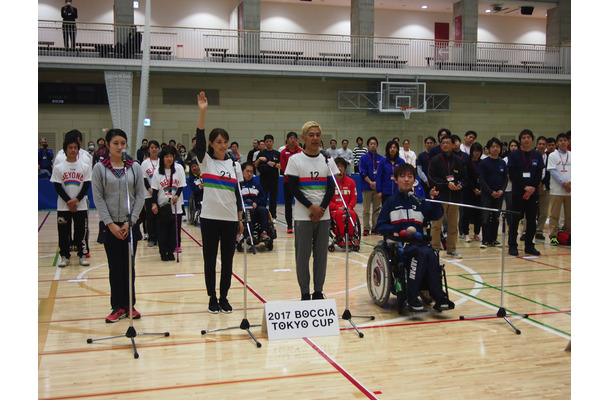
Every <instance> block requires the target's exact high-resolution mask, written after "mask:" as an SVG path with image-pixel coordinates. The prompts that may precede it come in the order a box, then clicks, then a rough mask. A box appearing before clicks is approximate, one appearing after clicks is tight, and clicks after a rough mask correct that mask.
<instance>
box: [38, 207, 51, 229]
mask: <svg viewBox="0 0 610 400" xmlns="http://www.w3.org/2000/svg"><path fill="white" fill-rule="evenodd" d="M49 215H51V211H49V212H48V213H47V215H46V216H45V217H44V219H43V220H42V223H41V224H40V226H39V227H38V232H40V230H41V229H42V226H43V225H44V223H45V222H47V218H49Z"/></svg>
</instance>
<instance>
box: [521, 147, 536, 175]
mask: <svg viewBox="0 0 610 400" xmlns="http://www.w3.org/2000/svg"><path fill="white" fill-rule="evenodd" d="M521 154H522V155H523V164H525V170H526V171H527V170H528V169H530V164H531V163H532V158H533V157H534V152H533V151H530V160H529V162H527V161H525V152H524V151H523V149H521Z"/></svg>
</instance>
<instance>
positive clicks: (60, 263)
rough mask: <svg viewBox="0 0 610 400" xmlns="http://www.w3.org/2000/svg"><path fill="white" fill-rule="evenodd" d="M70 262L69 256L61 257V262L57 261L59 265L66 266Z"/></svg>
mask: <svg viewBox="0 0 610 400" xmlns="http://www.w3.org/2000/svg"><path fill="white" fill-rule="evenodd" d="M69 264H70V259H69V258H67V257H64V256H62V257H61V259H60V260H59V262H58V263H57V266H58V267H61V268H63V267H66V266H68V265H69Z"/></svg>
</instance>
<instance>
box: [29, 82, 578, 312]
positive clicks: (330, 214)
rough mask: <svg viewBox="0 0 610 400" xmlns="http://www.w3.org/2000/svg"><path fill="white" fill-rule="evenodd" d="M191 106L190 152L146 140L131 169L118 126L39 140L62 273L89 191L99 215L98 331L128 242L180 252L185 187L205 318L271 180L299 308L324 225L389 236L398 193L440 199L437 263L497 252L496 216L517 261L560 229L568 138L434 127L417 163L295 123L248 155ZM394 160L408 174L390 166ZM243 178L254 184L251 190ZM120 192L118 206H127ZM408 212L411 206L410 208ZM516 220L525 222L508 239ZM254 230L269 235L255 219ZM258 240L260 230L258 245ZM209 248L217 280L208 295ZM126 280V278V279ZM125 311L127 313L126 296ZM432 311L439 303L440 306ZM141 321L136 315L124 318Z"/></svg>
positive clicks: (317, 282) (433, 232) (164, 256)
mask: <svg viewBox="0 0 610 400" xmlns="http://www.w3.org/2000/svg"><path fill="white" fill-rule="evenodd" d="M197 104H198V107H199V119H198V122H197V128H196V135H195V137H194V138H193V140H192V148H191V150H190V151H187V149H186V147H185V146H183V145H181V144H176V142H175V141H173V140H170V141H169V143H168V144H167V145H166V144H165V143H162V144H159V143H158V142H157V141H156V140H150V141H148V140H146V139H145V140H143V141H142V143H141V147H140V148H139V149H138V151H137V154H136V159H135V160H134V159H132V158H131V157H129V156H126V152H125V150H126V147H127V143H126V139H127V137H126V135H125V133H124V132H123V131H121V130H120V129H112V130H110V131H108V133H107V135H106V137H105V138H100V139H98V141H97V146H98V147H97V149H96V148H95V145H94V143H93V142H89V144H88V148H87V149H83V148H82V134H81V133H80V132H79V131H77V130H72V131H70V132H68V133H67V134H66V135H65V140H64V143H63V149H62V150H61V151H60V152H58V153H57V154H56V155H54V154H53V151H52V150H51V149H49V147H48V145H47V142H46V140H45V139H41V147H40V149H39V153H38V165H39V168H38V169H39V177H48V176H50V178H51V182H53V184H54V186H55V189H56V191H57V194H58V200H57V210H58V213H57V224H58V235H59V249H60V250H59V254H60V260H59V262H58V266H60V267H65V266H67V265H69V259H70V251H76V252H77V254H78V257H79V263H80V265H88V261H87V257H88V253H89V245H88V237H89V226H88V208H89V202H88V198H87V192H88V190H89V188H90V187H91V188H92V191H93V198H94V201H95V206H96V208H97V209H98V212H99V214H100V231H99V236H98V239H97V240H98V242H100V243H103V244H104V248H105V250H106V253H107V257H108V264H109V272H110V286H111V307H112V312H111V314H110V315H109V316H108V317H107V318H106V322H116V321H118V320H119V319H121V318H124V317H126V316H127V310H128V309H129V308H128V304H127V303H128V301H129V297H128V291H129V287H128V285H127V283H126V282H127V278H128V277H129V276H128V266H129V263H130V259H129V257H130V253H129V252H130V248H129V245H128V244H129V242H130V240H131V239H133V240H131V242H132V247H133V248H132V249H131V251H132V253H131V254H133V253H134V252H135V246H136V244H137V241H138V240H139V239H141V238H144V239H145V240H147V241H148V246H149V247H154V246H158V249H159V254H160V257H161V260H163V261H170V260H175V257H174V253H179V252H180V251H181V249H180V231H181V223H182V217H183V215H184V213H185V210H184V196H183V190H184V188H185V187H186V186H187V185H188V186H189V188H190V190H191V196H193V198H192V199H190V201H191V202H190V203H189V204H193V205H194V206H195V207H197V209H198V212H199V222H200V225H201V235H202V242H203V260H204V273H205V284H206V288H207V294H208V296H209V304H208V311H209V312H210V313H219V312H224V313H228V312H232V307H231V305H230V303H229V301H228V298H227V295H228V291H229V288H230V285H231V275H232V264H233V255H234V252H235V241H236V237H237V236H238V235H240V234H242V233H243V232H244V225H243V221H242V219H243V218H242V214H243V213H244V206H246V207H248V208H254V209H255V208H258V207H260V208H261V209H260V210H259V211H260V213H256V214H257V215H258V214H260V215H262V217H261V216H259V217H258V218H259V219H261V218H262V219H263V220H264V216H266V214H267V210H266V209H265V207H266V206H267V205H268V213H269V214H270V215H271V218H273V219H274V220H275V219H276V218H277V197H278V188H279V184H280V183H279V182H280V177H282V176H283V177H282V185H283V192H284V199H283V200H284V205H285V218H286V227H287V233H288V234H294V246H295V261H296V271H297V273H296V274H297V281H298V285H299V288H300V291H301V299H302V300H310V299H313V300H315V299H323V298H324V294H323V286H324V280H325V276H326V261H327V247H328V239H329V231H330V229H331V218H332V219H333V220H334V221H335V223H336V225H337V226H338V227H339V232H340V234H341V235H343V234H344V233H345V229H344V227H346V226H347V227H348V228H349V231H348V232H349V233H350V235H351V234H352V233H353V228H354V227H353V226H349V224H346V219H349V220H351V221H354V220H359V221H361V222H362V228H363V229H362V235H363V236H368V235H371V234H382V233H383V234H386V233H387V232H390V231H392V229H391V227H390V226H389V225H388V223H390V222H389V217H388V214H384V218H383V219H382V222H380V223H379V225H378V218H379V215H380V212H381V211H382V209H384V210H385V209H388V208H391V207H399V208H400V207H402V206H400V203H401V201H402V200H400V199H399V197H396V196H402V195H405V196H406V195H407V192H405V190H406V191H408V192H409V193H411V194H413V195H414V196H415V195H416V196H420V198H422V197H425V198H428V199H432V198H434V199H435V201H436V202H437V203H441V204H440V205H438V204H437V205H436V206H435V207H436V208H435V210H434V212H433V213H432V214H431V215H434V216H435V219H434V220H430V221H427V222H428V223H429V225H430V229H429V231H428V234H429V235H430V237H431V246H432V248H434V249H438V250H441V249H445V250H446V255H447V257H453V258H460V257H461V255H460V254H459V253H458V252H457V242H458V238H461V239H463V240H464V241H466V242H471V241H473V240H474V241H479V242H480V247H481V248H487V247H494V246H499V245H500V243H499V242H498V240H497V238H498V228H499V220H500V216H501V214H502V213H501V210H503V209H507V210H511V211H513V213H504V214H505V216H506V220H507V222H508V226H509V232H508V252H509V254H511V255H518V254H519V251H518V245H517V244H518V242H517V240H518V239H520V240H522V241H524V252H525V253H526V254H530V255H539V254H540V253H539V252H538V250H536V248H535V245H534V243H535V242H534V239H538V240H545V237H544V234H543V229H544V227H545V223H546V220H547V217H548V218H549V221H550V223H549V240H550V244H551V245H559V244H560V243H561V242H562V241H561V238H560V235H561V234H564V235H565V234H568V235H569V233H570V229H571V213H570V209H571V202H570V198H571V197H570V195H571V151H570V132H567V133H560V134H559V135H557V136H556V137H554V138H553V137H549V138H545V137H538V138H537V139H536V138H535V136H534V134H533V133H532V131H530V130H528V129H524V130H523V131H522V132H520V134H519V135H518V140H512V141H511V142H510V143H508V144H507V143H502V142H501V141H500V140H499V139H498V138H495V137H494V138H491V139H490V140H488V141H487V142H486V143H485V144H484V145H482V144H481V143H479V142H477V141H476V139H477V136H478V135H477V133H476V132H474V131H467V132H466V133H465V134H464V137H463V140H462V138H461V137H459V136H458V135H453V134H452V133H451V132H450V131H449V130H448V129H445V128H443V129H440V130H439V131H438V133H437V135H436V137H434V136H428V137H426V139H425V141H424V145H425V150H424V151H423V152H421V153H420V154H416V153H415V152H413V151H412V150H411V149H410V141H409V140H408V139H404V140H402V142H401V141H400V139H399V138H393V139H392V140H390V141H388V142H387V143H386V144H385V148H384V149H383V154H380V151H378V146H379V142H378V139H377V138H376V137H374V136H371V137H369V138H368V139H367V140H366V146H365V145H364V143H365V142H364V140H363V138H361V137H358V138H356V147H354V148H353V149H350V148H349V140H348V139H343V140H342V141H341V147H338V146H337V143H338V142H337V140H335V139H332V140H331V141H330V147H329V148H327V149H326V150H324V148H323V144H322V128H321V127H320V124H318V123H317V122H315V121H309V122H307V123H305V124H304V125H303V127H302V129H301V135H300V137H299V135H298V134H297V133H296V132H289V133H288V134H287V135H286V142H285V145H283V146H282V147H280V148H279V149H278V150H275V149H274V145H275V140H274V137H273V136H272V135H270V134H267V135H265V137H264V138H263V139H262V140H254V141H253V143H252V145H253V148H252V150H250V151H249V152H248V153H247V155H246V156H245V157H244V156H243V155H242V154H240V152H239V144H238V143H237V142H230V139H229V134H228V132H226V131H225V130H224V129H222V128H215V129H212V130H211V131H210V132H209V134H208V135H207V136H206V127H205V117H206V112H207V109H208V102H207V98H206V97H205V93H203V92H201V93H200V94H199V95H198V98H197ZM299 139H300V140H299ZM403 164H406V165H409V167H408V168H406V169H405V168H403V167H401V165H403ZM350 173H353V174H357V175H359V180H360V191H361V193H360V194H361V196H362V205H363V212H362V215H361V216H357V215H356V213H355V211H354V207H355V204H356V201H355V200H356V196H357V192H356V191H357V190H356V184H355V182H354V180H353V179H352V178H350V177H349V176H348V175H349V174H350ZM255 174H256V175H258V176H259V180H260V184H258V183H256V184H255V183H254V180H253V179H252V178H253V176H254V175H255ZM405 177H406V178H405ZM409 177H412V181H411V178H409ZM399 178H400V179H399ZM335 181H336V182H337V186H338V188H336V187H335V186H336V185H335ZM400 185H402V186H400ZM405 188H406V189H405ZM127 192H128V193H129V196H125V193H127ZM401 193H403V194H401ZM414 198H416V197H414ZM293 199H294V206H293ZM344 200H345V203H344ZM386 203H388V204H387V205H386ZM384 205H385V206H384ZM127 207H129V210H128V209H127ZM384 207H385V208H384ZM417 207H419V206H417ZM417 207H416V206H415V205H413V209H414V210H415V209H416V208H417ZM481 208H483V209H481ZM496 210H497V211H496ZM385 212H389V211H387V210H386V211H385ZM407 215H408V213H407ZM422 215H423V214H422ZM348 217H349V218H348ZM359 217H361V218H359ZM523 218H525V226H524V229H523V234H522V235H521V237H519V235H518V231H519V226H520V224H521V220H522V219H523ZM423 222H424V221H423V220H422V221H419V222H418V223H419V224H420V225H421V224H422V223H423ZM471 225H472V226H473V232H472V235H471V234H470V226H471ZM72 226H74V232H72ZM140 226H141V227H142V228H143V229H144V236H142V234H141V232H140ZM262 226H263V227H264V228H263V229H269V225H268V224H267V223H266V222H265V221H263V223H262ZM268 233H270V232H266V231H263V233H262V234H263V237H265V236H266V235H267V234H268ZM396 233H397V232H394V234H396ZM218 247H220V264H221V267H220V268H221V272H220V286H219V287H220V292H219V295H218V296H217V294H216V257H217V255H218ZM311 257H313V270H312V272H313V290H311V287H310V281H311V276H310V268H309V259H310V258H311ZM131 262H132V263H133V259H132V260H131ZM132 265H133V264H132ZM132 274H133V278H135V273H133V271H132ZM132 289H133V286H132ZM439 299H440V298H439ZM132 301H133V302H134V303H135V295H133V298H132ZM438 301H439V304H440V305H442V304H444V303H443V301H444V300H443V299H440V300H438ZM139 317H140V313H139V312H137V311H136V310H135V308H134V309H133V318H139Z"/></svg>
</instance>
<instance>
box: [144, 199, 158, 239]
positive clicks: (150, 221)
mask: <svg viewBox="0 0 610 400" xmlns="http://www.w3.org/2000/svg"><path fill="white" fill-rule="evenodd" d="M152 203H153V199H152V197H151V198H150V199H145V200H144V209H145V210H146V231H147V233H148V241H149V242H157V241H158V238H157V215H156V214H155V213H153V212H152Z"/></svg>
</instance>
